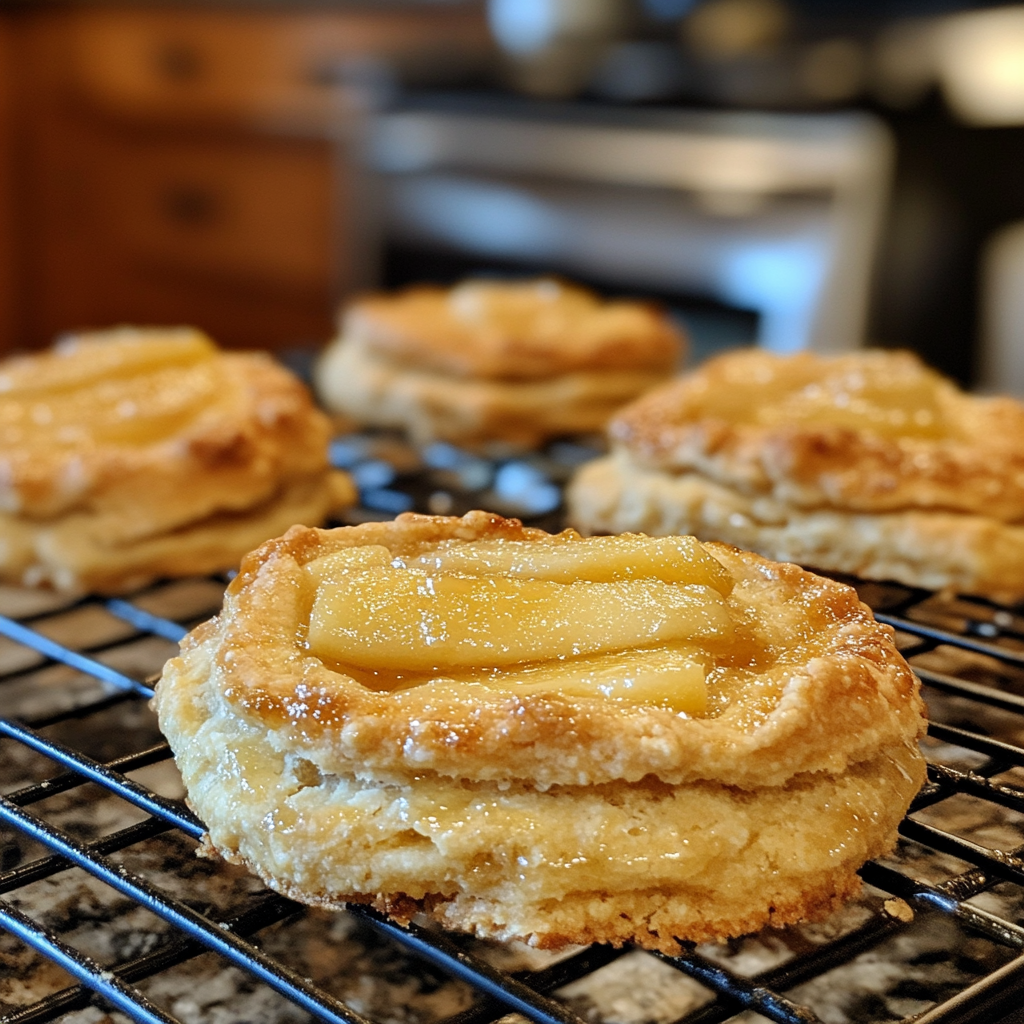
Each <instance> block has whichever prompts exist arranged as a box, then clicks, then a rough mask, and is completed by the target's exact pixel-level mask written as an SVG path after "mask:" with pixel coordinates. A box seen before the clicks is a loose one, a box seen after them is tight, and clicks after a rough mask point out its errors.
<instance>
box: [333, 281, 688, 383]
mask: <svg viewBox="0 0 1024 1024" xmlns="http://www.w3.org/2000/svg"><path fill="white" fill-rule="evenodd" d="M546 283H547V284H548V285H549V286H550V287H552V288H553V289H556V290H557V295H558V297H556V298H554V299H553V300H551V301H548V302H545V303H544V304H543V305H544V306H546V307H548V308H551V307H557V306H559V305H560V304H561V306H562V308H563V309H564V310H565V313H566V315H565V316H564V317H563V318H560V320H559V328H558V330H557V332H556V333H554V334H552V333H551V332H550V331H549V332H546V333H543V334H539V335H537V334H533V333H531V330H530V327H529V325H520V326H519V327H518V328H509V326H508V325H506V324H502V323H500V322H493V321H492V320H490V319H489V318H488V317H486V316H484V317H483V318H482V319H480V320H472V321H471V320H466V319H463V318H460V317H458V316H456V315H454V313H453V310H452V308H451V303H450V300H451V296H452V295H453V294H454V293H455V292H457V291H458V290H459V289H458V288H455V289H449V288H439V287H436V286H432V285H420V286H417V287H413V288H408V289H406V290H405V291H402V292H398V293H396V294H392V295H368V296H365V297H363V298H361V299H359V300H358V301H357V302H355V303H353V304H352V305H351V306H350V307H349V309H348V310H347V311H346V313H345V316H344V318H343V322H342V333H343V334H345V335H346V336H348V337H351V338H354V339H357V340H358V341H359V342H360V344H361V345H363V346H364V347H365V348H366V350H367V351H368V352H373V353H376V354H377V355H378V356H379V357H381V358H384V359H388V360H390V361H393V362H397V363H400V364H402V365H403V366H406V367H408V368H409V369H413V368H416V369H420V370H426V371H433V372H435V373H439V374H442V375H445V376H449V377H465V378H473V379H477V380H509V381H510V380H519V381H526V380H543V379H545V378H547V377H557V376H560V375H562V374H572V373H595V372H596V373H600V372H626V373H634V372H638V371H639V372H644V373H649V374H654V375H656V376H658V377H661V378H664V377H665V376H666V375H667V374H668V373H671V371H672V368H673V367H674V366H675V365H676V363H677V362H678V361H679V358H680V356H681V354H682V351H683V349H684V347H685V344H686V340H685V338H684V336H683V334H682V332H681V331H680V329H679V328H678V327H676V326H675V325H674V324H673V323H672V321H671V320H669V319H668V317H666V316H665V315H664V314H663V313H662V312H661V311H660V310H658V309H656V308H655V307H653V306H652V305H650V304H649V303H642V302H630V301H621V300H620V301H610V302H601V301H597V302H594V299H593V296H591V295H590V294H589V293H587V292H586V291H585V290H584V289H581V288H579V287H578V286H573V285H568V284H558V283H556V282H554V281H549V282H546ZM537 285H543V282H534V283H533V287H536V286H537ZM467 286H468V287H469V288H473V287H474V285H473V283H472V282H467V283H466V284H464V285H463V286H462V287H463V288H466V287H467ZM479 286H480V287H482V288H485V289H487V290H493V291H499V292H500V291H502V290H503V289H504V290H505V291H507V292H511V293H515V292H522V291H523V290H524V289H526V290H529V288H530V287H531V285H530V284H529V283H523V282H517V283H510V284H508V285H502V284H500V283H499V282H486V283H484V282H480V283H479ZM580 296H583V297H584V298H588V299H589V300H590V301H591V302H593V303H594V304H593V305H592V306H588V307H587V308H584V309H577V308H576V307H575V302H574V300H576V299H578V298H579V297H580ZM527 319H529V317H528V318H527Z"/></svg>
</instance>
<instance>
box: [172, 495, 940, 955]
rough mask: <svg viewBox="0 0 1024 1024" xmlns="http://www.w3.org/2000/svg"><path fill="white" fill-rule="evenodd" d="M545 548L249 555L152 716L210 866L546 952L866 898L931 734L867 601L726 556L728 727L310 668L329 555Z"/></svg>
mask: <svg viewBox="0 0 1024 1024" xmlns="http://www.w3.org/2000/svg"><path fill="white" fill-rule="evenodd" d="M545 538H546V535H544V534H543V533H542V532H541V531H538V530H532V529H528V528H525V527H523V526H522V525H521V524H520V523H519V522H518V521H516V520H509V519H503V518H501V517H499V516H495V515H491V514H488V513H484V512H474V513H470V514H468V515H467V516H464V517H462V518H460V519H456V518H442V517H431V516H419V515H412V514H406V515H404V516H400V517H399V518H398V519H397V520H395V521H394V522H389V523H368V524H365V525H363V526H359V527H346V528H340V529H336V530H330V531H327V530H315V529H306V528H298V527H296V528H294V529H292V530H290V531H289V532H288V533H287V534H286V535H285V536H283V537H281V538H277V539H275V540H273V541H269V542H267V543H266V544H264V545H263V546H262V547H261V548H260V549H258V550H257V551H255V552H253V553H252V554H251V555H250V556H249V557H248V558H247V559H245V561H244V562H243V564H242V568H241V572H240V573H239V575H238V576H237V577H236V579H235V580H234V581H233V582H232V584H231V585H230V587H229V588H228V592H227V594H226V597H225V606H224V610H223V611H222V613H221V614H220V615H219V616H218V617H217V618H214V619H212V620H210V621H209V622H207V623H204V624H203V625H202V626H200V627H198V628H197V629H196V630H194V631H193V632H192V633H191V634H190V636H189V637H187V638H186V640H185V641H184V642H183V644H182V653H181V656H180V657H178V658H174V659H172V660H171V661H170V662H168V664H167V666H166V668H165V671H164V675H163V678H162V679H161V681H160V683H159V685H158V687H157V693H156V697H155V706H156V708H157V711H158V714H159V716H160V723H161V728H162V729H163V730H164V732H165V734H166V735H167V737H168V740H169V741H170V743H171V746H172V748H173V749H174V751H175V757H176V759H177V761H178V765H179V767H180V769H181V772H182V776H183V778H184V780H185V783H186V787H187V790H188V793H189V799H190V802H191V803H192V805H193V806H194V807H195V809H196V811H197V812H198V813H199V815H200V816H201V817H202V818H203V820H204V821H205V822H206V823H207V826H208V828H209V838H208V841H207V843H206V844H205V849H207V850H208V851H216V853H217V854H219V855H220V856H222V857H224V858H225V859H226V860H228V861H231V862H233V863H237V864H244V865H247V866H248V867H250V868H251V869H252V870H254V871H255V872H257V873H258V874H259V875H260V876H261V877H262V878H263V879H264V880H265V881H266V882H267V883H268V884H269V885H271V886H273V887H274V888H276V889H278V890H279V891H281V892H283V893H286V894H287V895H289V896H291V897H293V898H295V899H298V900H301V901H304V902H307V903H312V904H315V905H319V906H324V907H336V906H340V905H343V904H344V903H345V902H363V903H370V904H372V905H373V906H376V907H378V908H379V909H382V910H384V911H385V912H387V913H389V914H391V915H392V916H394V917H396V918H397V919H399V920H408V919H409V918H411V916H412V915H414V914H415V913H418V912H426V913H428V914H430V915H432V916H433V917H435V918H436V919H437V920H439V921H440V922H441V923H442V924H445V925H448V926H451V927H457V928H461V929H464V930H469V931H473V932H475V933H477V934H479V935H484V936H491V937H496V938H519V939H523V940H526V941H529V942H531V943H533V944H534V945H538V946H544V947H558V946H562V945H565V944H567V943H587V942H610V943H615V944H621V943H624V942H635V943H638V944H639V945H642V946H645V947H648V948H652V949H661V950H664V951H666V952H675V951H677V950H678V948H679V946H678V942H679V941H681V940H691V941H703V940H706V939H712V938H721V937H724V936H728V935H737V934H741V933H743V932H746V931H749V930H752V929H756V928H760V927H762V926H765V925H773V926H781V925H784V924H787V923H791V922H794V921H798V920H809V919H815V918H817V917H820V916H823V915H824V914H826V913H828V912H829V911H830V910H831V909H833V908H834V907H835V906H836V905H838V903H839V902H840V901H842V900H843V899H845V898H847V897H848V896H850V895H851V894H852V893H854V892H855V891H856V889H857V886H858V884H859V883H858V881H857V877H856V871H857V869H858V868H859V867H860V865H861V864H862V863H863V862H864V861H865V860H866V859H869V858H871V857H875V856H879V855H881V854H884V853H886V852H887V851H888V850H889V849H890V848H891V846H892V844H893V842H894V839H895V829H896V825H897V823H898V822H899V820H900V818H901V817H902V815H903V813H904V811H905V810H906V808H907V806H908V805H909V802H910V800H911V798H912V796H913V794H914V793H915V792H916V790H917V788H918V787H919V786H920V784H921V782H922V780H923V776H924V762H923V759H922V757H921V754H920V751H919V750H918V748H917V739H918V737H919V735H920V734H921V732H922V730H923V725H924V723H923V717H922V704H921V701H920V696H919V694H918V691H917V684H916V681H915V680H914V678H913V676H912V675H911V673H910V671H909V669H908V668H907V666H906V663H905V662H904V661H903V660H902V658H901V657H900V656H899V654H898V653H897V651H896V649H895V646H894V643H893V634H892V631H891V630H890V629H889V628H887V627H885V626H881V625H879V624H878V623H876V622H875V621H874V620H873V618H872V617H871V615H870V612H869V611H868V610H867V609H866V608H865V607H864V606H863V605H862V604H861V603H860V602H859V601H858V600H857V598H856V595H855V593H854V592H853V591H852V590H851V589H850V588H848V587H845V586H842V585H841V584H838V583H834V582H832V581H829V580H823V579H820V578H818V577H815V576H812V575H811V574H810V573H807V572H804V571H803V570H801V569H798V568H797V567H796V566H793V565H782V564H778V563H773V562H768V561H767V560H765V559H763V558H760V557H758V556H756V555H751V554H746V553H743V552H739V551H736V550H735V549H732V548H728V547H725V546H723V545H710V546H709V547H708V550H709V551H710V552H711V553H712V554H713V556H714V557H715V558H716V559H718V560H719V561H720V562H721V564H722V565H723V566H724V567H725V568H726V569H727V570H728V572H729V573H730V575H731V578H732V580H733V581H734V582H733V584H732V589H731V591H729V592H728V596H727V597H726V596H724V595H723V591H718V594H719V595H720V596H722V599H723V600H725V601H727V602H728V609H729V618H730V621H731V623H732V629H731V632H729V633H728V637H729V639H728V641H727V642H726V643H725V645H724V646H718V647H714V646H713V645H712V646H709V647H707V649H706V651H705V654H706V655H707V657H708V658H709V661H708V689H709V703H710V706H711V708H712V711H711V713H709V714H708V715H707V716H706V717H688V716H687V715H685V714H683V713H681V712H671V711H668V710H666V709H665V708H662V707H654V706H647V705H636V706H629V705H623V704H621V703H616V702H614V701H610V700H606V699H605V698H604V697H597V696H588V697H584V696H572V694H571V691H570V690H569V688H567V687H564V688H563V690H561V691H558V690H556V691H547V692H531V693H527V694H526V695H519V696H510V695H508V693H507V692H505V693H504V694H503V693H502V692H501V691H499V690H493V691H488V690H486V688H484V689H481V688H480V687H475V688H469V689H467V690H464V691H460V690H459V689H458V687H455V688H453V687H447V688H440V689H439V688H436V687H434V688H432V687H431V686H429V685H420V686H416V685H414V686H411V687H410V688H408V689H400V690H391V691H388V692H378V691H373V690H370V689H368V688H366V687H364V686H362V685H360V684H359V683H357V682H356V681H355V679H354V678H352V677H351V676H349V675H346V673H345V671H344V669H343V667H342V666H335V667H334V668H331V667H329V666H328V665H327V664H325V663H324V662H322V661H321V660H319V659H318V658H317V657H315V656H314V655H313V654H312V653H311V651H310V648H309V647H308V646H307V644H306V640H305V637H306V635H307V634H306V629H305V624H306V623H307V622H308V621H309V619H310V613H311V608H312V605H313V600H314V594H313V592H314V591H315V589H316V587H317V585H318V584H317V580H318V579H319V578H320V577H319V576H318V575H317V573H318V572H319V571H320V570H317V569H314V570H311V571H310V572H307V571H306V570H305V569H304V568H303V566H306V565H308V564H309V563H310V562H312V561H314V560H315V559H319V558H321V557H323V556H332V555H333V556H335V558H337V557H338V555H337V553H339V552H343V551H344V550H345V549H348V548H354V547H360V546H373V547H374V551H375V552H376V554H375V557H384V558H385V559H387V555H386V554H385V555H383V556H382V555H381V554H380V550H379V547H378V546H380V545H383V546H385V547H387V548H388V549H389V551H390V555H391V556H393V557H394V558H397V559H399V560H408V559H410V558H412V557H415V556H417V555H421V554H424V553H434V552H436V551H437V550H438V546H439V545H442V547H441V549H440V550H442V551H450V547H449V546H445V545H450V544H451V542H453V541H454V542H459V541H464V542H473V541H477V540H493V539H503V540H506V541H511V542H517V541H525V542H528V543H529V542H531V541H532V542H536V543H538V544H542V543H545V544H546V543H549V542H547V541H546V540H545ZM585 543H586V542H584V541H582V540H581V539H580V538H579V537H578V536H576V535H575V534H572V533H567V534H565V535H562V537H561V539H560V541H559V544H563V545H574V544H585ZM367 554H369V553H367ZM347 561H348V559H347V558H346V562H347ZM323 564H324V563H320V565H321V566H322V565H323ZM381 571H387V570H381ZM724 590H726V591H728V588H727V587H726V588H724ZM395 614H398V615H400V614H401V611H400V610H399V609H396V610H395ZM724 636H725V634H723V637H724ZM570 664H571V663H570ZM511 671H512V672H515V669H514V668H513V669H511ZM453 689H454V693H453Z"/></svg>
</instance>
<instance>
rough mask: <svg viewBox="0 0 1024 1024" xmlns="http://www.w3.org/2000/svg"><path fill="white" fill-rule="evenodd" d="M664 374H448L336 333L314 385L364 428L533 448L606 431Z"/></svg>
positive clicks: (329, 404) (468, 443)
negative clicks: (571, 436) (384, 353)
mask: <svg viewBox="0 0 1024 1024" xmlns="http://www.w3.org/2000/svg"><path fill="white" fill-rule="evenodd" d="M665 377H666V372H664V371H653V372H651V371H648V372H644V371H638V370H632V371H629V370H589V371H574V372H565V373H562V374H560V375H556V376H552V377H550V378H548V379H541V380H537V379H534V380H488V379H483V378H479V379H478V378H461V377H451V376H445V375H444V374H441V373H434V372H430V371H426V370H420V369H416V368H414V367H409V366H405V365H403V364H401V363H400V362H397V361H395V360H393V359H390V358H385V357H381V356H379V355H378V354H376V353H374V352H372V351H370V350H368V348H367V347H366V345H365V344H364V343H363V342H362V341H359V340H358V339H352V338H348V337H344V336H343V337H341V338H339V339H338V340H337V341H335V342H333V343H332V344H331V345H330V346H329V347H328V349H327V351H326V352H325V353H324V355H323V357H322V359H321V360H320V363H319V364H318V366H317V370H316V386H317V392H318V394H319V395H320V398H321V400H322V401H323V403H324V405H325V406H326V407H327V408H328V409H329V410H331V411H332V412H335V413H340V414H342V415H345V416H348V417H351V419H353V420H354V421H356V422H357V423H360V424H362V425H364V426H375V427H397V428H401V429H404V430H406V431H407V432H408V433H409V435H410V436H411V437H412V438H413V440H415V441H417V442H418V443H427V442H429V441H435V440H442V441H451V442H454V443H457V444H463V445H466V446H469V447H476V446H480V445H482V444H486V443H487V442H488V441H503V442H506V443H508V444H511V445H514V446H517V447H522V448H532V447H536V446H537V445H540V444H542V443H543V442H544V441H546V440H547V439H549V438H551V437H557V436H559V435H561V434H580V433H591V432H596V431H600V430H603V429H604V428H605V426H606V425H607V423H608V420H609V419H610V418H611V416H612V415H613V414H614V413H615V412H616V411H617V410H618V409H620V408H621V407H622V406H623V405H625V404H626V403H627V402H630V401H632V400H633V399H634V398H636V397H637V395H640V394H643V392H644V391H646V390H648V389H649V388H651V387H654V386H655V385H657V384H660V383H661V382H662V381H664V380H665Z"/></svg>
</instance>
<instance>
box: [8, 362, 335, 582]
mask: <svg viewBox="0 0 1024 1024" xmlns="http://www.w3.org/2000/svg"><path fill="white" fill-rule="evenodd" d="M216 358H217V359H218V360H220V361H221V362H222V366H223V372H224V390H223V392H222V393H221V395H219V399H220V401H218V402H217V403H215V404H214V405H212V406H211V407H209V408H208V409H206V410H204V411H203V412H202V413H200V414H199V415H198V416H197V417H195V419H194V420H193V421H192V422H190V423H189V424H188V425H187V426H186V428H185V429H183V430H182V431H181V432H180V433H179V434H177V435H175V436H172V437H170V438H166V439H163V440H160V441H158V442H155V443H151V444H146V445H113V444H111V445H96V446H94V447H92V448H89V449H85V450H81V451H78V450H76V451H75V452H74V453H73V455H72V457H70V458H68V456H66V455H65V454H64V453H62V452H60V451H54V452H53V454H52V456H51V457H49V458H47V457H45V456H43V457H40V456H39V454H38V452H32V453H31V455H30V454H29V453H28V452H27V451H19V450H18V449H16V448H15V449H13V450H8V451H4V452H2V453H0V580H3V581H5V582H9V583H26V582H27V583H31V584H35V583H39V582H45V583H49V584H51V585H54V586H57V587H59V588H60V589H69V590H81V589H96V590H101V591H107V592H111V591H115V590H124V589H127V588H130V587H131V586H133V585H136V584H137V583H138V582H139V581H140V580H143V579H149V578H152V577H153V576H156V575H161V574H164V573H167V574H170V575H175V576H180V575H187V574H192V573H195V572H210V571H214V570H217V569H226V568H233V567H234V566H235V565H237V563H238V561H239V560H240V559H241V557H242V555H244V554H245V553H246V552H247V551H249V550H251V549H252V548H253V547H254V546H255V545H256V544H258V543H259V542H260V541H261V540H264V539H266V538H267V537H268V536H273V535H274V534H275V533H277V532H280V530H282V529H284V528H287V526H289V525H292V524H293V523H295V522H309V523H314V524H318V523H321V522H323V521H324V519H325V518H326V516H327V513H328V512H329V511H331V510H334V509H340V508H343V507H346V506H347V505H349V504H351V502H352V501H353V500H354V498H355V490H354V488H353V486H352V484H351V481H350V480H348V478H347V477H346V476H345V475H344V474H340V473H336V472H334V471H331V470H330V468H329V466H328V461H327V446H328V442H329V440H330V434H331V426H330V421H329V420H328V418H327V417H326V416H325V415H324V414H323V413H322V412H320V411H319V410H318V409H316V407H315V406H314V405H313V403H312V400H311V397H310V395H309V392H308V391H307V390H306V388H305V387H304V386H303V385H302V384H301V383H300V382H299V381H298V380H297V379H296V378H295V377H294V376H293V375H292V374H290V373H289V372H288V371H287V370H285V369H284V368H283V367H281V366H279V365H278V364H276V363H275V362H274V361H273V360H272V359H271V358H270V357H269V356H266V355H262V354H257V353H219V354H218V355H217V357H216ZM287 516H291V517H292V518H291V519H290V521H288V519H287V518H285V517H287ZM218 548H219V553H218Z"/></svg>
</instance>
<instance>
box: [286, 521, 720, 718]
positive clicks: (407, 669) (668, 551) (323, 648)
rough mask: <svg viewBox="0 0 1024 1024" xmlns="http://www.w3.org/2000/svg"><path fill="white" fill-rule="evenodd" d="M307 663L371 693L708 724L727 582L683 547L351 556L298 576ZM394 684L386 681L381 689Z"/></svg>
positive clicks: (329, 558) (619, 543)
mask: <svg viewBox="0 0 1024 1024" xmlns="http://www.w3.org/2000/svg"><path fill="white" fill-rule="evenodd" d="M306 570H307V573H308V575H309V576H310V578H311V583H312V584H313V585H315V587H316V594H315V597H314V599H313V604H312V611H311V615H310V623H309V631H308V636H307V644H308V647H309V650H310V651H311V653H313V654H314V655H315V656H317V657H319V658H322V659H325V660H327V661H329V662H331V663H333V664H335V665H337V666H339V668H340V670H341V671H344V669H345V666H350V667H351V669H352V671H353V674H354V675H356V676H361V677H363V680H364V681H365V675H364V673H365V672H366V671H369V672H371V673H376V674H378V677H379V679H380V680H381V685H380V687H379V688H381V689H397V688H403V687H408V686H410V685H426V684H430V685H435V686H437V685H457V686H462V687H464V686H467V685H471V684H475V685H482V686H485V687H488V688H491V689H497V690H501V691H503V692H512V693H516V694H518V695H527V694H533V693H541V692H558V693H561V694H563V695H567V696H580V697H601V698H604V699H610V700H616V701H620V702H625V703H629V704H653V705H658V706H663V707H668V708H671V709H672V710H675V711H684V712H686V713H689V714H700V713H702V712H703V711H704V708H705V703H706V695H705V688H704V676H705V657H704V656H703V655H702V654H701V653H700V651H699V650H698V649H697V648H696V647H695V646H694V644H695V643H696V644H698V645H701V646H703V645H706V644H708V643H714V642H716V641H720V640H724V639H727V638H728V637H729V636H730V635H731V633H732V629H733V626H732V620H731V618H730V614H729V610H728V608H727V606H726V603H725V597H726V596H727V595H728V594H729V592H730V590H731V587H732V582H733V581H732V578H731V577H730V575H729V574H728V572H727V571H726V570H725V568H724V567H723V566H722V565H721V564H720V563H719V562H718V561H717V560H715V559H714V558H713V557H712V556H711V555H709V554H708V553H707V552H706V551H705V550H704V549H703V547H702V546H701V545H700V544H699V543H698V542H697V541H695V540H694V539H693V538H690V537H671V538H661V539H658V540H651V539H648V538H646V537H642V536H637V535H624V536H622V537H598V538H589V539H583V538H580V537H578V535H576V534H574V533H572V532H571V531H567V532H566V533H565V534H561V535H559V536H556V537H552V538H550V539H547V540H541V541H530V542H525V541H505V540H488V541H477V542H473V543H458V542H448V543H445V544H442V545H440V546H438V547H437V548H434V549H432V550H431V551H430V552H428V553H427V554H423V555H420V556H418V557H415V558H409V559H401V558H394V557H392V554H391V552H390V551H389V550H388V549H387V548H385V547H382V546H379V545H378V546H368V547H362V548H351V549H347V550H344V551H339V552H335V553H333V554H330V555H326V556H324V557H322V558H320V559H317V560H316V561H314V562H311V563H310V564H309V565H308V566H307V567H306ZM387 680H390V682H387Z"/></svg>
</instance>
